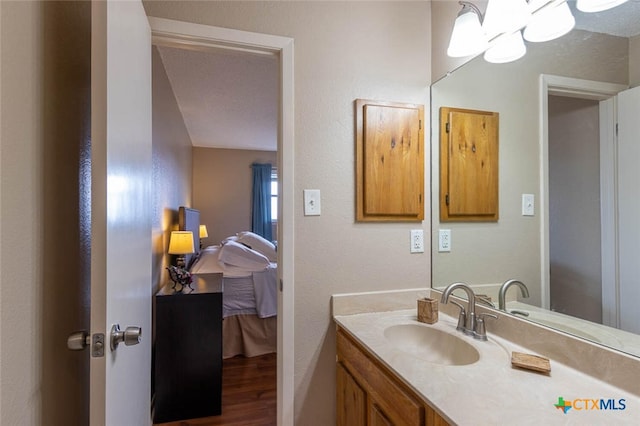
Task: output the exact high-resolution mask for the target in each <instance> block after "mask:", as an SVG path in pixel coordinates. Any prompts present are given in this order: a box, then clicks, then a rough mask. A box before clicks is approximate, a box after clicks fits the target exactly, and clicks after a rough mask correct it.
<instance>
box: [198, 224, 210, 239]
mask: <svg viewBox="0 0 640 426" xmlns="http://www.w3.org/2000/svg"><path fill="white" fill-rule="evenodd" d="M208 236H209V233H208V232H207V225H200V238H207V237H208Z"/></svg>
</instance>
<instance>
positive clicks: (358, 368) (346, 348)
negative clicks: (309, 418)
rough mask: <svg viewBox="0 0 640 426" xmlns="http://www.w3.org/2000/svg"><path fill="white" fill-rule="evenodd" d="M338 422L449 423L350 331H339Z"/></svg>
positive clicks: (345, 425) (347, 425) (343, 425)
mask: <svg viewBox="0 0 640 426" xmlns="http://www.w3.org/2000/svg"><path fill="white" fill-rule="evenodd" d="M336 338H337V355H338V357H337V358H338V364H337V377H336V395H337V401H336V404H337V409H338V413H337V425H338V426H351V425H362V424H364V425H368V426H389V425H395V426H423V425H426V426H446V425H447V422H446V421H445V420H444V419H443V418H442V417H441V416H440V415H439V414H438V413H436V412H435V410H434V409H433V408H432V407H431V406H429V404H427V403H426V402H425V401H424V400H422V399H421V398H420V397H419V396H418V395H416V394H415V393H414V392H413V391H412V390H410V389H409V388H408V387H407V386H406V385H405V384H403V383H402V382H401V381H400V379H398V378H397V377H396V376H395V375H394V374H393V373H392V372H391V371H389V370H388V369H387V368H386V367H385V366H383V365H382V364H381V363H380V362H379V361H377V360H376V359H374V357H373V356H372V355H371V354H370V353H369V352H368V351H367V350H366V349H365V348H363V347H362V346H360V345H359V344H358V343H356V342H355V341H354V340H353V339H352V338H351V337H350V336H349V335H348V334H347V333H345V332H344V331H343V330H342V329H340V328H339V327H338V333H337V336H336Z"/></svg>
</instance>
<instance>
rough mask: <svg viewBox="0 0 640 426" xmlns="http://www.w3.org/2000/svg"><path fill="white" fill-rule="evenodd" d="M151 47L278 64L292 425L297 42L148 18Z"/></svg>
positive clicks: (280, 390) (281, 334)
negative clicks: (223, 52) (271, 59)
mask: <svg viewBox="0 0 640 426" xmlns="http://www.w3.org/2000/svg"><path fill="white" fill-rule="evenodd" d="M148 19H149V24H150V26H151V31H152V37H153V45H154V46H166V47H172V48H181V49H187V50H191V51H200V52H208V51H213V50H218V51H219V50H220V49H224V50H226V51H227V52H229V51H231V52H234V53H235V54H242V53H247V54H253V55H256V54H257V55H270V56H273V57H275V58H276V60H277V64H278V82H279V87H278V97H277V101H278V106H277V108H278V110H277V163H276V165H277V169H278V227H277V228H278V229H277V241H278V254H277V255H278V283H279V290H280V291H279V292H278V314H277V336H278V346H277V362H276V365H277V380H276V383H277V424H281V425H293V401H294V398H293V365H294V362H293V282H294V269H293V230H294V223H293V217H294V206H293V198H294V197H293V161H294V160H293V159H294V157H293V40H292V39H291V38H287V37H279V36H272V35H267V34H257V33H250V32H245V31H238V30H232V29H228V28H220V27H211V26H206V25H199V24H192V23H187V22H180V21H174V20H167V19H160V18H153V17H149V18H148Z"/></svg>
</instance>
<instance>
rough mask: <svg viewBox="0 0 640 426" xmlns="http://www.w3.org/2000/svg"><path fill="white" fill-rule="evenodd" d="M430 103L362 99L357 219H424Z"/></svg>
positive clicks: (358, 123)
mask: <svg viewBox="0 0 640 426" xmlns="http://www.w3.org/2000/svg"><path fill="white" fill-rule="evenodd" d="M423 123H424V105H416V104H405V103H397V102H381V101H372V100H364V99H357V100H356V129H357V131H356V221H358V222H419V221H422V220H423V219H424V161H425V158H424V124H423Z"/></svg>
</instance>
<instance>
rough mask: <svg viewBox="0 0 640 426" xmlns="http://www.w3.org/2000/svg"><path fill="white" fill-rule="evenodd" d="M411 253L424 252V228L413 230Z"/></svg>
mask: <svg viewBox="0 0 640 426" xmlns="http://www.w3.org/2000/svg"><path fill="white" fill-rule="evenodd" d="M411 253H424V231H423V230H422V229H412V230H411Z"/></svg>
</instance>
